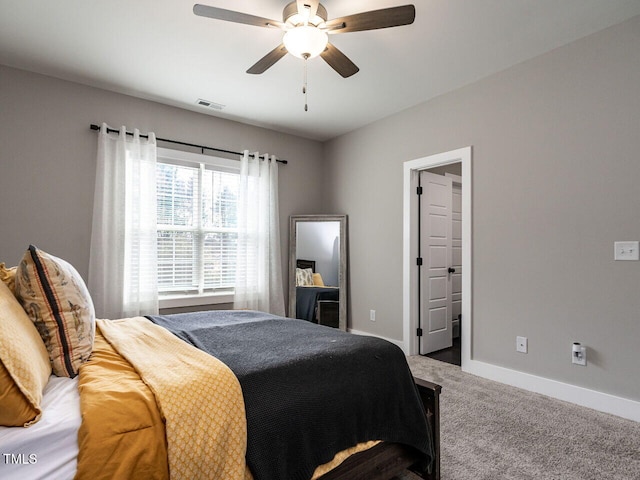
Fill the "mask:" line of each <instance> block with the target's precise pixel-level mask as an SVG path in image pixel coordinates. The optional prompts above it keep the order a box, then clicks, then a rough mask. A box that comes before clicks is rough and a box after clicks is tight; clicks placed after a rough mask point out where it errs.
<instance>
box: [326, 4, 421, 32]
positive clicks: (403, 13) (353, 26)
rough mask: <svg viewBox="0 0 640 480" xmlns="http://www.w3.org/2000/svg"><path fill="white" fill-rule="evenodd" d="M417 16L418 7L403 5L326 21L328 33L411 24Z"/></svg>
mask: <svg viewBox="0 0 640 480" xmlns="http://www.w3.org/2000/svg"><path fill="white" fill-rule="evenodd" d="M415 18H416V7H414V6H413V5H402V6H400V7H390V8H383V9H381V10H371V11H370V12H363V13H356V14H355V15H348V16H346V17H340V18H334V19H333V20H329V21H328V22H326V26H327V30H328V32H327V33H347V32H361V31H363V30H376V29H378V28H389V27H399V26H401V25H409V24H411V23H413V21H414V20H415Z"/></svg>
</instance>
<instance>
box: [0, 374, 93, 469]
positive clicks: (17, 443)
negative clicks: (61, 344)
mask: <svg viewBox="0 0 640 480" xmlns="http://www.w3.org/2000/svg"><path fill="white" fill-rule="evenodd" d="M80 423H81V415H80V395H79V394H78V380H77V378H75V379H71V378H66V377H64V378H63V377H56V376H53V375H52V376H51V377H50V378H49V382H48V383H47V386H46V387H45V389H44V395H43V399H42V418H41V419H40V421H39V422H38V423H36V424H35V425H32V426H30V427H28V428H24V427H0V478H2V479H3V480H13V479H15V480H24V479H29V480H40V479H51V478H55V479H59V480H66V479H72V478H73V476H74V475H75V472H76V458H77V456H78V429H79V428H80Z"/></svg>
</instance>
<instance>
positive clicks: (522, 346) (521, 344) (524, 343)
mask: <svg viewBox="0 0 640 480" xmlns="http://www.w3.org/2000/svg"><path fill="white" fill-rule="evenodd" d="M528 349H529V342H528V340H527V337H516V352H520V353H527V350H528Z"/></svg>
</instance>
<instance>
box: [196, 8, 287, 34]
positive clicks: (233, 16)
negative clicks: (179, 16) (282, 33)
mask: <svg viewBox="0 0 640 480" xmlns="http://www.w3.org/2000/svg"><path fill="white" fill-rule="evenodd" d="M193 13H195V14H196V15H198V16H199V17H208V18H215V19H216V20H224V21H226V22H234V23H244V24H246V25H254V26H256V27H278V28H281V29H283V30H284V28H285V27H284V23H282V22H279V21H277V20H270V19H268V18H263V17H256V16H255V15H249V14H248V13H241V12H234V11H233V10H225V9H224V8H217V7H210V6H208V5H200V4H198V3H196V4H195V5H194V6H193Z"/></svg>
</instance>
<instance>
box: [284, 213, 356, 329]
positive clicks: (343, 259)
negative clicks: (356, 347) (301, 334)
mask: <svg viewBox="0 0 640 480" xmlns="http://www.w3.org/2000/svg"><path fill="white" fill-rule="evenodd" d="M300 222H339V224H340V265H339V266H338V288H339V289H340V292H339V294H338V302H339V307H338V309H339V314H338V317H339V320H338V328H339V329H340V330H344V331H346V330H347V324H348V318H347V312H348V309H347V265H348V263H349V262H348V258H347V242H348V238H349V234H348V232H347V216H346V215H291V216H290V217H289V317H290V318H295V316H296V260H297V259H296V244H297V237H296V232H297V229H296V225H297V224H298V223H300Z"/></svg>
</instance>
